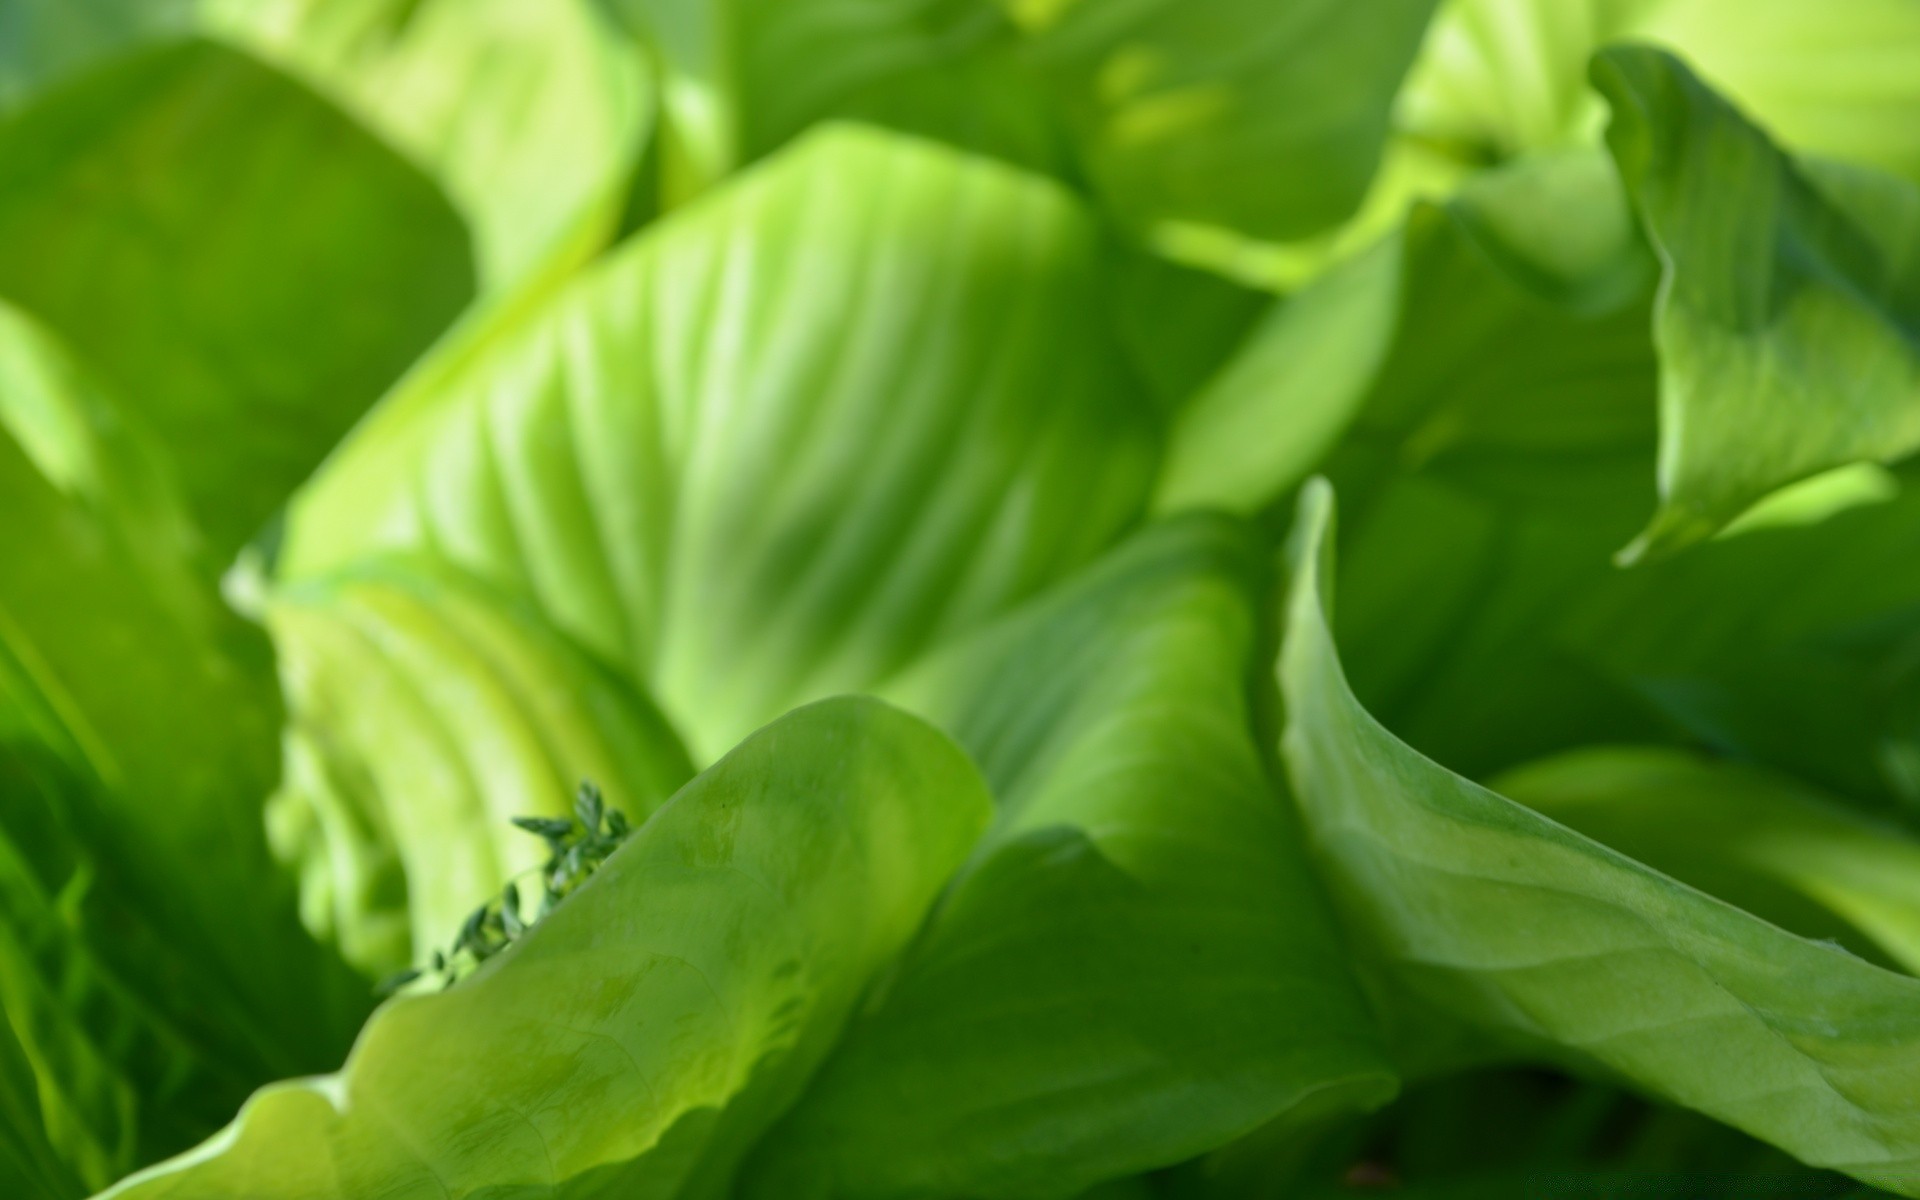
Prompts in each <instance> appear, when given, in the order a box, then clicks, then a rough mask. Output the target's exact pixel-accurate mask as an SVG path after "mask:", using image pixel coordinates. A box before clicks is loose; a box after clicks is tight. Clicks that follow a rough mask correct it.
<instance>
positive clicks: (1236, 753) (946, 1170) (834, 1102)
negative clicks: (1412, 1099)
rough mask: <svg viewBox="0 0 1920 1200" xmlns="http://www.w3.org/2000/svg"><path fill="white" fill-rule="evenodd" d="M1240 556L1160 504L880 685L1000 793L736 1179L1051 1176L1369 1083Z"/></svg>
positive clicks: (1081, 1176) (1332, 1098) (905, 1190)
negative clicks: (1153, 520) (917, 927)
mask: <svg viewBox="0 0 1920 1200" xmlns="http://www.w3.org/2000/svg"><path fill="white" fill-rule="evenodd" d="M1259 561H1260V556H1259V555H1258V553H1257V552H1256V539H1255V538H1254V537H1253V536H1252V535H1251V534H1250V532H1249V531H1247V530H1245V529H1244V528H1242V527H1240V526H1237V525H1233V524H1228V523H1227V522H1225V521H1219V520H1214V519H1200V518H1189V519H1186V520H1182V521H1178V522H1174V523H1171V524H1166V525H1162V526H1159V527H1157V528H1155V529H1152V530H1149V531H1147V532H1145V533H1143V534H1141V535H1140V536H1139V537H1138V538H1136V539H1134V540H1133V541H1131V542H1130V543H1128V544H1127V545H1125V546H1123V547H1122V548H1120V549H1119V550H1117V551H1115V552H1114V554H1113V555H1111V556H1110V557H1109V558H1108V559H1106V560H1105V561H1103V562H1102V563H1100V564H1098V565H1097V566H1095V567H1094V568H1093V569H1092V570H1091V571H1089V572H1087V573H1086V574H1085V575H1083V576H1082V577H1080V578H1078V579H1076V580H1074V581H1073V582H1072V583H1071V584H1068V585H1066V586H1065V587H1063V588H1062V589H1061V590H1060V591H1058V592H1057V593H1055V594H1051V595H1049V596H1046V597H1044V598H1042V599H1041V600H1038V601H1036V602H1035V603H1034V604H1033V605H1031V606H1029V607H1028V608H1026V609H1023V610H1022V611H1020V612H1018V613H1016V614H1014V615H1013V616H1010V617H1008V618H1007V619H1006V620H1004V621H1003V622H1001V623H999V624H997V625H995V626H993V627H991V628H989V629H988V630H986V631H984V632H982V633H980V634H978V635H976V636H974V637H972V638H968V639H964V640H962V641H960V642H958V643H956V644H954V645H951V646H949V647H946V648H944V649H943V650H942V651H941V652H940V653H939V654H937V655H936V656H935V657H934V658H933V659H932V660H931V661H929V662H928V663H926V664H925V665H924V666H922V667H919V668H917V669H916V670H915V671H914V672H912V674H911V675H910V676H909V677H908V678H907V679H906V680H904V681H902V682H901V683H899V684H898V685H896V686H893V687H890V688H889V689H888V694H890V695H892V696H894V697H895V698H897V699H899V700H901V701H902V702H904V703H906V704H908V705H909V706H910V707H912V708H915V709H917V710H918V711H922V712H924V713H926V714H928V715H929V716H931V717H932V718H933V719H934V720H936V721H937V722H938V723H940V724H941V725H942V727H943V728H947V729H950V730H952V731H953V732H954V734H955V736H957V737H958V738H959V739H960V741H961V743H962V744H963V745H964V746H966V747H967V748H968V749H969V750H970V751H971V752H972V753H973V755H974V757H975V759H976V761H978V762H979V763H980V764H981V765H982V768H983V769H984V770H985V772H986V774H987V777H988V779H989V781H990V782H992V784H993V785H994V788H995V791H996V795H997V797H998V799H999V801H1000V815H999V820H998V822H997V824H996V825H995V828H994V831H993V833H992V835H991V836H990V838H989V840H988V842H987V843H986V845H985V846H984V847H983V849H982V851H981V853H980V854H979V855H978V856H977V857H976V859H975V861H974V862H973V864H972V865H971V866H970V867H969V869H968V871H967V872H966V874H965V875H964V876H963V877H962V878H961V879H960V881H959V882H958V883H957V884H956V885H955V887H954V889H953V891H952V892H951V894H950V895H949V896H948V897H947V898H946V900H945V902H944V903H943V904H942V907H941V909H940V911H939V913H938V915H937V916H936V918H935V919H934V921H933V923H932V925H931V926H930V928H929V929H928V930H927V932H926V933H925V934H924V935H923V936H922V937H921V938H920V939H919V941H918V942H917V943H916V944H915V946H914V948H913V951H912V952H911V954H909V956H908V957H907V959H906V961H905V962H904V963H903V965H902V966H901V967H900V969H899V971H898V972H897V973H895V974H894V975H893V976H892V977H891V978H890V979H889V980H888V982H887V984H886V986H885V989H884V991H883V992H882V993H881V994H880V996H879V998H878V999H877V1001H876V1002H875V1003H873V1004H871V1005H869V1006H868V1008H867V1010H866V1011H865V1012H863V1014H862V1015H861V1017H860V1018H859V1019H858V1020H857V1021H856V1022H855V1024H854V1026H853V1027H852V1029H851V1030H850V1031H849V1033H848V1036H847V1039H846V1041H845V1043H844V1044H843V1045H842V1046H841V1047H840V1048H839V1049H838V1050H836V1052H835V1053H834V1055H833V1057H832V1058H831V1059H829V1061H828V1063H827V1065H826V1067H825V1068H824V1070H823V1071H822V1073H821V1076H820V1079H819V1081H818V1082H817V1083H816V1084H815V1085H814V1087H813V1088H812V1089H811V1090H810V1091H809V1093H808V1095H807V1097H806V1098H805V1099H804V1100H803V1101H802V1102H801V1105H800V1106H799V1107H798V1108H797V1109H796V1110H795V1112H794V1113H793V1115H792V1116H791V1117H789V1118H788V1120H787V1122H786V1123H785V1124H784V1125H782V1126H781V1127H780V1128H779V1129H778V1130H777V1131H776V1132H775V1134H774V1135H773V1137H772V1139H771V1141H770V1143H769V1145H768V1148H767V1149H766V1151H765V1152H764V1156H763V1157H762V1158H761V1159H760V1160H759V1161H758V1162H757V1163H756V1164H755V1169H754V1172H753V1174H752V1176H751V1177H750V1183H752V1184H753V1185H754V1186H753V1187H750V1188H749V1194H754V1195H764V1196H769V1197H771V1196H813V1195H818V1196H833V1197H845V1198H847V1200H855V1198H861V1197H873V1198H879V1197H909V1196H936V1195H937V1196H978V1197H988V1196H1009V1197H1015V1196H1017V1197H1028V1196H1032V1197H1042V1196H1046V1197H1067V1196H1072V1195H1075V1194H1077V1193H1078V1192H1080V1191H1081V1190H1083V1189H1085V1188H1086V1187H1088V1186H1090V1185H1092V1184H1095V1183H1097V1182H1099V1181H1101V1180H1103V1179H1109V1178H1114V1177H1117V1176H1121V1175H1125V1174H1131V1173H1135V1172H1138V1171H1143V1170H1147V1169H1151V1168H1156V1167H1163V1166H1167V1165H1170V1164H1172V1163H1175V1162H1178V1161H1181V1160H1182V1159H1185V1158H1189V1157H1191V1156H1193V1155H1194V1154H1197V1153H1202V1152H1204V1151H1207V1150H1210V1149H1213V1148H1214V1147H1216V1146H1218V1145H1220V1144H1221V1143H1223V1142H1226V1141H1229V1140H1231V1139H1232V1138H1234V1137H1237V1136H1239V1135H1241V1134H1243V1133H1245V1132H1247V1131H1248V1130H1251V1129H1254V1128H1256V1127H1259V1126H1262V1125H1265V1124H1267V1123H1269V1122H1272V1121H1275V1120H1277V1119H1280V1118H1283V1117H1295V1118H1297V1117H1298V1116H1299V1115H1300V1114H1302V1113H1306V1112H1314V1113H1326V1112H1339V1111H1346V1110H1353V1109H1364V1108H1367V1107H1371V1106H1373V1105H1377V1104H1379V1103H1380V1102H1381V1101H1383V1100H1384V1099H1386V1098H1387V1097H1388V1096H1389V1095H1391V1093H1392V1091H1393V1089H1394V1086H1395V1081H1394V1078H1393V1076H1392V1074H1391V1072H1390V1071H1389V1070H1388V1069H1387V1068H1386V1066H1385V1065H1384V1063H1383V1061H1382V1059H1381V1058H1380V1056H1379V1052H1378V1050H1377V1049H1376V1046H1375V1040H1374V1039H1375V1034H1374V1031H1373V1025H1372V1017H1371V1015H1370V1014H1369V1012H1368V1011H1367V1009H1366V1007H1365V1005H1364V1003H1363V1002H1362V1000H1361V998H1360V995H1359V992H1358V989H1357V987H1356V986H1355V984H1354V982H1353V980H1352V979H1351V978H1350V976H1349V975H1348V973H1347V969H1346V965H1345V962H1344V959H1343V955H1342V952H1341V950H1340V948H1339V947H1338V945H1337V944H1336V941H1335V939H1334V936H1333V932H1332V927H1331V925H1330V924H1329V920H1328V918H1329V914H1328V912H1327V910H1326V908H1325V901H1324V899H1323V897H1322V896H1321V895H1320V893H1319V891H1318V885H1317V883H1316V882H1315V880H1314V879H1313V877H1312V875H1311V872H1310V870H1309V868H1308V866H1307V862H1306V860H1305V857H1304V855H1303V854H1302V853H1301V850H1300V842H1299V840H1298V839H1299V830H1298V828H1297V827H1296V826H1295V825H1294V824H1293V823H1292V821H1291V820H1290V819H1289V816H1288V813H1287V811H1286V810H1285V809H1284V808H1283V801H1282V800H1281V797H1280V795H1279V793H1278V792H1277V790H1276V786H1275V783H1274V781H1273V780H1272V779H1271V778H1270V777H1269V775H1268V774H1267V772H1266V769H1265V766H1264V764H1263V763H1262V761H1261V755H1260V754H1259V753H1258V752H1257V750H1256V748H1255V743H1254V740H1253V736H1252V732H1251V731H1252V722H1251V719H1250V715H1249V713H1248V706H1247V700H1246V679H1247V673H1248V669H1249V666H1250V664H1251V660H1252V658H1253V653H1254V642H1255V628H1254V620H1253V605H1254V602H1255V596H1256V594H1257V588H1256V585H1257V582H1258V575H1259V572H1258V570H1257V564H1258V563H1259ZM909 1098H910V1099H909Z"/></svg>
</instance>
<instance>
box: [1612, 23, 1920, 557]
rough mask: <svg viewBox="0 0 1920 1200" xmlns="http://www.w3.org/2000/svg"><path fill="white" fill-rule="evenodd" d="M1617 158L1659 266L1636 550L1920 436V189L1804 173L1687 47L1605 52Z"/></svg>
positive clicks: (1692, 534) (1907, 445)
mask: <svg viewBox="0 0 1920 1200" xmlns="http://www.w3.org/2000/svg"><path fill="white" fill-rule="evenodd" d="M1594 78H1595V79H1596V80H1597V81H1598V83H1599V85H1600V87H1601V89H1602V90H1603V91H1604V92H1605V93H1606V94H1607V97H1608V100H1609V102H1610V103H1611V104H1612V105H1613V109H1614V120H1613V124H1612V125H1611V126H1610V127H1609V129H1608V134H1607V136H1608V140H1609V142H1610V143H1611V145H1612V147H1613V153H1614V157H1615V159H1616V160H1617V161H1618V162H1619V164H1620V172H1621V175H1622V177H1623V178H1624V179H1625V180H1626V183H1627V186H1628V188H1629V190H1631V191H1632V193H1633V197H1634V202H1635V204H1636V205H1637V207H1638V208H1639V210H1640V215H1641V217H1642V218H1643V220H1644V221H1645V224H1646V227H1647V232H1648V235H1649V236H1650V237H1651V239H1652V240H1653V242H1654V244H1655V246H1656V248H1657V249H1658V251H1659V253H1660V256H1661V260H1662V263H1663V265H1664V267H1665V270H1666V278H1665V281H1664V283H1663V286H1662V288H1661V295H1660V303H1659V307H1658V310H1657V312H1656V316H1655V336H1656V338H1657V339H1658V342H1659V346H1660V367H1661V395H1660V410H1661V414H1660V415H1661V452H1660V494H1661V507H1660V511H1659V513H1658V514H1657V515H1656V516H1655V517H1654V520H1653V523H1652V524H1651V525H1650V526H1649V527H1648V529H1647V531H1646V533H1645V534H1644V535H1642V538H1641V540H1640V541H1639V542H1636V543H1635V545H1634V546H1633V547H1632V548H1631V549H1629V551H1628V552H1627V556H1628V557H1629V558H1634V557H1638V556H1640V555H1643V554H1658V553H1661V552H1664V551H1668V550H1672V549H1674V548H1677V547H1679V546H1683V545H1686V544H1687V543H1689V542H1692V541H1696V540H1698V539H1700V538H1703V537H1705V536H1707V535H1709V534H1711V533H1712V532H1713V531H1714V530H1716V529H1718V528H1720V527H1721V526H1722V525H1725V524H1726V523H1727V522H1728V521H1731V520H1732V519H1733V518H1734V517H1736V516H1738V515H1739V514H1740V512H1741V511H1742V510H1744V509H1745V508H1747V507H1748V506H1749V505H1751V504H1753V503H1754V502H1755V501H1756V500H1759V499H1760V498H1761V497H1762V496H1764V495H1766V494H1767V493H1768V492H1770V491H1772V490H1774V489H1775V488H1778V487H1780V486H1782V485H1784V484H1788V483H1792V482H1794V481H1796V480H1798V479H1802V478H1805V477H1807V476H1809V475H1813V474H1816V473H1817V472H1820V471H1823V470H1826V469H1828V468H1831V467H1836V466H1841V465H1844V464H1846V463H1849V462H1854V461H1857V460H1862V459H1878V460H1881V461H1888V460H1892V459H1897V458H1902V457H1905V456H1906V455H1908V454H1910V453H1912V452H1913V451H1914V450H1915V449H1920V352H1916V348H1915V347H1916V339H1920V259H1916V258H1915V256H1914V254H1913V252H1912V247H1913V245H1914V244H1915V237H1914V234H1915V231H1916V230H1920V190H1916V189H1915V188H1914V187H1913V186H1911V185H1909V184H1906V183H1903V182H1900V181H1898V180H1895V179H1893V178H1891V177H1884V176H1875V175H1872V174H1871V173H1869V172H1866V171H1864V170H1857V171H1849V172H1846V173H1844V174H1838V175H1830V176H1828V177H1827V180H1826V186H1825V187H1824V188H1823V187H1822V186H1820V182H1821V181H1820V180H1818V179H1815V178H1811V177H1809V176H1808V175H1807V174H1806V173H1805V171H1804V170H1803V169H1802V168H1801V167H1800V166H1799V165H1797V164H1796V163H1795V162H1794V160H1792V159H1791V158H1789V157H1788V156H1787V155H1785V154H1784V153H1782V152H1781V151H1780V150H1779V149H1778V148H1777V147H1776V146H1775V145H1774V144H1773V143H1772V142H1771V141H1770V140H1769V139H1768V137H1767V135H1766V134H1765V133H1763V132H1762V131H1761V130H1760V129H1758V128H1757V127H1755V126H1754V125H1752V124H1750V123H1749V122H1748V121H1747V120H1746V118H1745V117H1743V116H1742V115H1741V114H1740V112H1739V111H1738V110H1736V109H1734V108H1733V107H1732V106H1731V105H1729V104H1728V103H1727V102H1726V101H1725V100H1723V99H1721V98H1720V97H1719V96H1717V95H1716V94H1714V93H1713V92H1712V91H1711V90H1709V89H1708V88H1707V87H1706V86H1705V85H1704V84H1702V83H1701V82H1700V80H1699V79H1698V78H1697V77H1696V76H1694V75H1693V74H1692V72H1690V71H1689V70H1688V69H1687V68H1686V67H1685V66H1683V65H1682V64H1681V63H1680V61H1679V60H1678V59H1676V58H1674V57H1672V56H1671V55H1669V54H1666V53H1663V52H1661V51H1656V50H1650V49H1643V48H1621V49H1615V50H1609V51H1607V52H1606V53H1605V54H1603V55H1601V56H1600V58H1599V59H1597V60H1596V64H1595V67H1594Z"/></svg>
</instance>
